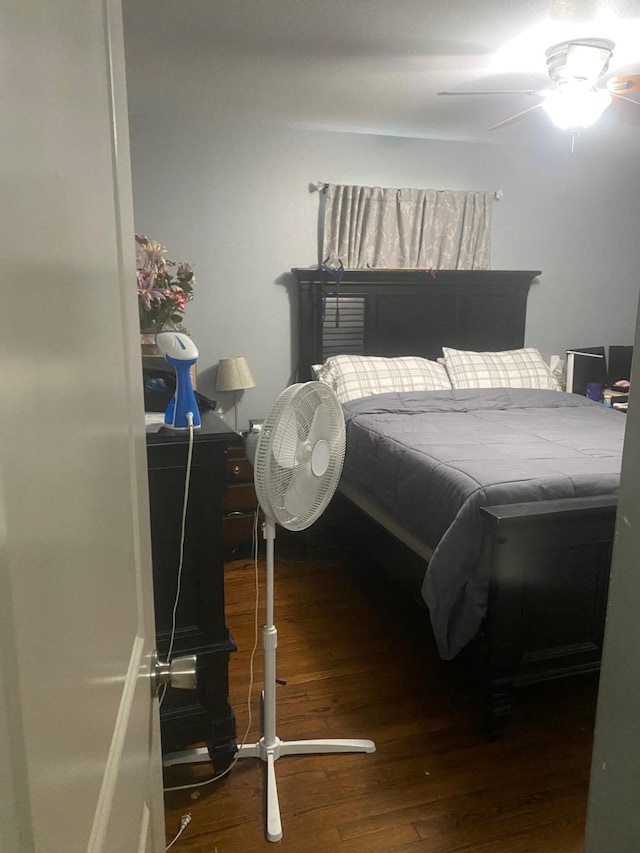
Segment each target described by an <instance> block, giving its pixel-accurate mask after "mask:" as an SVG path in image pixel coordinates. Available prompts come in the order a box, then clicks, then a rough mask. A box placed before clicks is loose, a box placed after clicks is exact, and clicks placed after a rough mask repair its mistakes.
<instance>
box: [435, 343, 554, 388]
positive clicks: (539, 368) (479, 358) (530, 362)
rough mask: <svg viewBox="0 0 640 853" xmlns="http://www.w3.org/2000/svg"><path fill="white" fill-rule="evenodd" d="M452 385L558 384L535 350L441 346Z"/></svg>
mask: <svg viewBox="0 0 640 853" xmlns="http://www.w3.org/2000/svg"><path fill="white" fill-rule="evenodd" d="M442 352H443V353H444V360H445V366H446V368H447V373H448V374H449V378H450V380H451V385H452V386H453V387H454V388H546V389H548V390H553V391H559V390H560V386H559V385H558V382H557V381H556V379H555V377H554V376H553V374H552V373H551V370H550V369H549V366H548V365H547V364H546V363H545V361H544V359H543V358H542V356H541V355H540V353H539V352H538V350H537V349H534V348H533V347H526V348H524V349H514V350H504V351H502V352H467V351H465V350H456V349H450V348H449V347H443V348H442Z"/></svg>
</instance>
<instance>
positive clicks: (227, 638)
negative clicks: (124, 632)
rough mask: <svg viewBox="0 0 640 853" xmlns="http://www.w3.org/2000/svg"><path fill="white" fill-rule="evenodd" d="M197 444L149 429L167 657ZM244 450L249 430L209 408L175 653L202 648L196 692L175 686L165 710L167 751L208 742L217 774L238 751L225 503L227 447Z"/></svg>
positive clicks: (200, 438) (159, 607)
mask: <svg viewBox="0 0 640 853" xmlns="http://www.w3.org/2000/svg"><path fill="white" fill-rule="evenodd" d="M188 447H189V435H188V433H186V432H185V433H183V432H179V433H175V432H171V431H168V430H164V429H162V430H160V431H159V432H148V433H147V461H148V471H149V503H150V514H151V546H152V557H153V582H154V605H155V620H156V642H157V649H158V654H159V657H160V659H161V660H166V656H167V652H168V649H169V642H170V637H171V626H172V613H173V607H174V601H175V597H176V589H177V579H178V568H179V565H180V536H181V529H182V509H183V500H184V489H185V474H186V465H187V454H188ZM236 448H239V449H240V450H242V448H243V440H242V438H241V436H239V435H237V434H236V433H234V432H233V431H232V430H230V429H229V427H228V426H227V424H225V423H224V421H223V420H222V419H221V418H219V417H218V416H217V415H216V414H215V413H214V412H207V413H203V415H202V428H201V429H199V430H196V431H195V433H194V446H193V459H192V464H191V476H190V484H189V500H188V505H187V516H186V527H185V540H184V560H183V569H182V581H181V589H180V598H179V604H178V608H177V611H176V631H175V639H174V643H173V657H178V656H181V655H189V654H195V655H197V659H198V664H197V666H198V687H197V690H196V691H183V690H167V692H166V695H165V697H164V700H163V703H162V706H161V709H160V725H161V734H162V751H163V753H166V752H176V751H180V750H184V749H186V748H188V747H190V746H192V745H193V744H197V743H202V742H205V743H206V744H207V747H208V748H209V753H210V755H211V759H212V762H213V764H214V767H215V769H216V772H219V771H220V770H223V769H225V768H226V767H227V766H228V764H229V762H230V761H231V758H232V757H233V754H234V752H235V748H236V743H235V738H236V727H235V718H234V715H233V711H232V710H231V707H230V705H229V699H228V662H229V654H230V653H231V652H233V651H235V648H236V647H235V644H234V642H233V638H232V637H231V635H230V632H229V629H228V628H227V626H226V622H225V609H224V574H223V534H222V524H223V522H222V518H223V509H222V504H223V501H224V498H225V494H226V492H227V481H228V478H227V466H228V463H227V452H228V451H230V452H234V450H235V449H236Z"/></svg>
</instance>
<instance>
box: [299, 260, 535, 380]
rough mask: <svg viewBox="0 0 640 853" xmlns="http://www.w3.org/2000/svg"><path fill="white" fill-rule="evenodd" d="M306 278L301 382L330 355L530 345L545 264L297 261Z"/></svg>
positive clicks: (302, 280) (431, 353) (302, 281)
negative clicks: (532, 301) (409, 265)
mask: <svg viewBox="0 0 640 853" xmlns="http://www.w3.org/2000/svg"><path fill="white" fill-rule="evenodd" d="M292 273H293V274H294V275H295V277H296V280H297V282H298V285H299V289H300V293H299V297H300V298H299V326H298V381H301V382H304V381H307V380H308V379H311V370H310V367H311V365H312V364H320V363H321V362H323V361H324V360H325V359H326V358H328V357H329V356H330V355H336V354H338V353H354V354H362V355H382V356H388V357H390V356H400V355H420V356H423V357H424V358H430V359H435V358H439V357H440V356H441V355H442V347H443V346H450V347H454V348H455V349H465V350H476V351H497V350H505V349H517V348H519V347H521V346H523V345H524V329H525V320H526V311H527V296H528V293H529V286H530V284H531V282H532V281H533V279H534V278H536V276H539V275H540V271H539V270H437V271H436V272H435V273H433V274H432V273H431V272H429V271H426V270H415V269H410V270H408V269H397V270H382V269H374V270H345V272H344V276H343V277H342V280H341V281H340V284H339V285H337V284H336V282H335V280H334V279H333V278H332V277H331V276H330V275H327V274H326V273H323V272H322V271H321V270H319V269H317V268H314V269H301V268H294V269H293V270H292Z"/></svg>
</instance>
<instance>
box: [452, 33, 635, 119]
mask: <svg viewBox="0 0 640 853" xmlns="http://www.w3.org/2000/svg"><path fill="white" fill-rule="evenodd" d="M614 47H615V44H614V42H612V41H610V40H609V39H602V38H581V39H574V40H571V41H564V42H560V43H559V44H555V45H553V46H552V47H550V48H549V49H548V50H547V51H545V56H546V59H547V69H548V72H549V77H550V78H551V79H552V80H553V82H554V84H555V86H554V88H551V89H542V90H538V91H537V90H535V89H501V90H487V91H472V92H469V91H464V92H438V95H449V96H453V95H455V96H460V95H514V94H516V95H517V94H521V95H533V96H537V97H539V98H542V100H541V101H540V103H537V104H534V105H533V106H532V107H528V108H527V109H525V110H522V111H521V112H519V113H516V114H515V115H512V116H509V118H506V119H504V120H503V121H501V122H498V124H494V125H492V126H491V127H490V128H488V129H489V130H498V129H499V128H501V127H506V126H507V125H509V124H512V123H513V122H516V121H519V120H520V119H521V118H523V117H524V116H526V115H527V114H528V113H531V112H533V110H537V109H538V108H539V107H543V108H544V110H545V111H546V112H547V113H548V115H549V117H550V118H551V120H552V121H553V122H554V124H556V125H557V126H558V127H561V128H563V129H564V130H571V131H573V132H576V131H579V130H582V129H583V128H585V127H588V126H589V125H590V124H593V122H594V121H596V120H597V119H598V118H599V117H600V116H601V115H602V113H603V112H604V110H605V109H606V108H607V107H608V106H609V105H610V104H611V103H612V101H613V100H614V99H616V100H617V101H618V102H624V101H626V102H628V103H631V104H634V106H636V107H640V102H638V101H635V100H634V99H633V98H630V97H628V95H630V94H632V93H634V92H638V91H640V74H630V75H627V76H620V77H612V78H611V79H609V80H608V81H607V82H606V83H605V85H604V86H598V85H596V84H597V83H598V81H599V80H600V79H601V77H602V76H603V75H604V74H605V73H606V71H607V69H608V68H609V62H610V60H611V57H612V55H613V48H614ZM638 116H639V117H640V113H639V114H638Z"/></svg>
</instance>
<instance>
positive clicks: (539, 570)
mask: <svg viewBox="0 0 640 853" xmlns="http://www.w3.org/2000/svg"><path fill="white" fill-rule="evenodd" d="M482 512H483V514H484V516H485V521H486V532H487V537H488V541H487V547H488V548H489V550H490V556H491V581H490V588H489V604H488V609H487V617H486V619H485V622H484V625H483V628H482V636H481V638H480V639H481V642H480V649H481V655H482V658H481V668H482V675H483V678H482V681H483V690H484V692H485V697H484V698H485V701H486V704H485V728H486V731H487V734H489V735H490V736H492V737H495V736H498V735H500V734H502V733H503V732H504V729H505V726H506V723H507V720H508V718H509V716H510V715H511V713H512V708H513V693H514V690H515V688H516V687H518V686H521V685H525V684H531V683H535V682H540V681H548V680H550V679H554V678H562V677H565V676H569V675H574V674H578V673H584V672H589V671H594V670H597V669H598V668H599V665H600V657H601V653H602V639H603V635H604V622H605V615H606V604H607V592H608V584H609V567H610V564H611V549H612V545H613V535H614V526H615V514H616V498H615V497H610V496H603V497H593V498H576V499H572V500H552V501H540V502H535V503H521V504H513V505H510V506H493V507H486V508H485V509H483V510H482Z"/></svg>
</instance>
